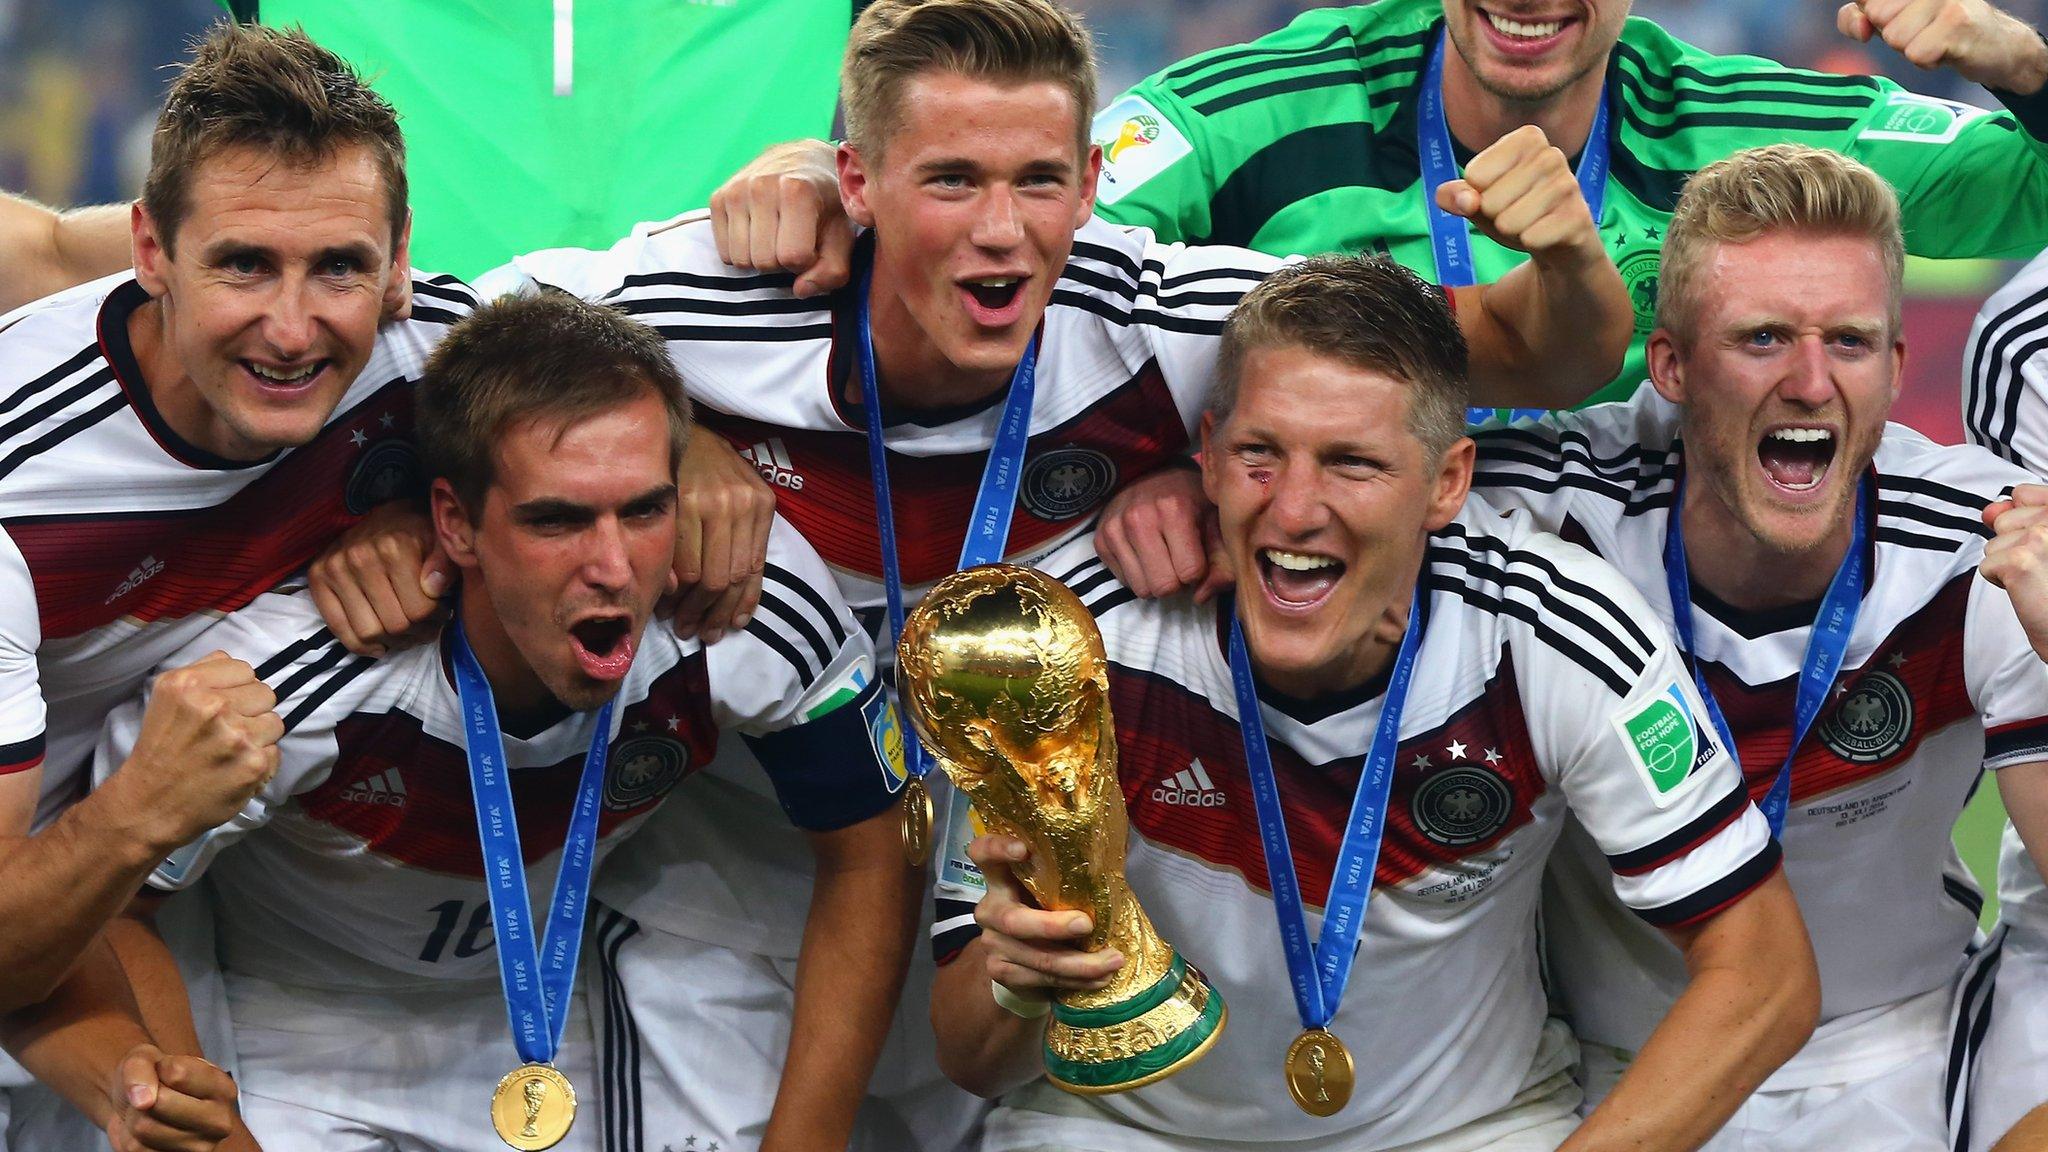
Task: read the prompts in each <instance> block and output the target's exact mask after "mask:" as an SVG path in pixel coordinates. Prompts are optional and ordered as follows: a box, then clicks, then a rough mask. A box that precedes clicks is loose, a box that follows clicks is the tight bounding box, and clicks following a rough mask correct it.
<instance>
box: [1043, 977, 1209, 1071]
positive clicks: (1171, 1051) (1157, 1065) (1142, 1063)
mask: <svg viewBox="0 0 2048 1152" xmlns="http://www.w3.org/2000/svg"><path fill="white" fill-rule="evenodd" d="M1176 968H1178V965H1176ZM1222 1022H1223V997H1221V996H1216V995H1211V996H1210V997H1209V1002H1208V1003H1207V1004H1205V1005H1203V1007H1202V1015H1201V1016H1200V1017H1199V1018H1197V1019H1196V1021H1195V1022H1194V1024H1193V1025H1192V1026H1191V1027H1189V1028H1188V1029H1187V1030H1186V1031H1183V1032H1182V1033H1181V1034H1180V1035H1178V1036H1175V1037H1174V1038H1173V1039H1171V1040H1169V1041H1167V1042H1166V1043H1164V1044H1162V1045H1160V1046H1159V1047H1157V1048H1154V1049H1152V1050H1151V1051H1149V1052H1144V1053H1141V1054H1139V1055H1136V1056H1131V1057H1128V1058H1126V1059H1123V1060H1112V1061H1110V1062H1108V1063H1106V1064H1077V1063H1075V1062H1074V1061H1071V1060H1064V1059H1061V1058H1060V1057H1058V1056H1056V1055H1054V1054H1053V1053H1052V1051H1051V1050H1050V1049H1048V1050H1046V1053H1045V1073H1046V1075H1047V1076H1048V1077H1050V1078H1051V1079H1052V1080H1053V1081H1054V1082H1055V1083H1057V1084H1059V1085H1060V1086H1061V1087H1065V1088H1078V1089H1081V1090H1082V1091H1084V1092H1085V1091H1088V1090H1091V1089H1110V1090H1114V1091H1122V1090H1124V1089H1127V1088H1136V1087H1140V1086H1142V1085H1144V1084H1148V1083H1150V1082H1152V1081H1153V1080H1156V1079H1158V1078H1159V1077H1160V1076H1161V1075H1163V1074H1164V1073H1166V1072H1168V1071H1170V1070H1172V1069H1173V1068H1174V1066H1175V1065H1177V1064H1179V1063H1180V1062H1181V1061H1183V1060H1185V1059H1187V1058H1188V1057H1189V1056H1190V1055H1191V1054H1192V1053H1194V1052H1195V1051H1196V1050H1197V1049H1199V1048H1201V1047H1203V1046H1204V1045H1206V1044H1208V1043H1209V1041H1210V1040H1211V1039H1212V1038H1214V1037H1215V1035H1216V1031H1217V1029H1218V1028H1219V1027H1220V1026H1221V1024H1222Z"/></svg>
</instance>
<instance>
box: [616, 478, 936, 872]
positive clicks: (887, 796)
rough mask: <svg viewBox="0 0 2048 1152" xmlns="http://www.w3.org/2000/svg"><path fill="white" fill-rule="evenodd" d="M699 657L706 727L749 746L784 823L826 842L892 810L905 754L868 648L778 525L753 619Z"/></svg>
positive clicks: (811, 561)
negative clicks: (731, 733)
mask: <svg viewBox="0 0 2048 1152" xmlns="http://www.w3.org/2000/svg"><path fill="white" fill-rule="evenodd" d="M655 626H656V627H663V628H665V627H666V625H665V624H661V623H659V622H657V624H656V625H655ZM704 654H705V661H706V666H707V672H708V675H709V678H710V682H711V697H712V699H711V705H712V715H713V717H714V718H715V719H716V720H717V722H718V726H719V727H720V728H731V729H735V730H737V731H738V732H739V733H740V735H741V736H742V738H743V739H745V740H746V742H747V745H748V747H749V749H750V750H751V751H752V752H753V754H754V758H755V759H756V760H758V761H760V764H761V767H762V768H763V769H764V770H765V771H766V772H767V774H768V779H769V781H770V782H771V783H772V784H773V785H774V787H775V797H776V800H777V802H778V803H780V804H781V805H782V810H783V812H784V813H785V814H787V815H788V816H789V818H790V820H791V822H793V823H794V824H796V825H797V826H798V827H800V828H804V829H806V830H809V831H814V832H823V831H830V830H832V829H835V828H843V827H846V826H847V825H850V824H855V823H858V822H860V821H862V820H865V819H867V818H868V817H870V816H873V815H875V814H876V813H877V812H880V811H882V810H883V809H885V808H887V807H888V806H889V804H890V803H891V802H892V801H893V799H894V794H895V792H896V791H897V790H898V789H899V788H901V787H902V782H903V779H904V775H905V773H904V769H903V763H902V761H903V752H902V744H901V737H900V736H896V737H895V738H894V742H893V744H892V742H891V734H892V733H893V732H894V728H893V723H894V721H893V716H894V713H893V712H892V711H891V710H890V709H889V708H888V701H887V698H886V697H885V696H884V695H883V694H882V688H881V682H880V680H879V678H878V677H877V676H876V674H875V659H874V646H873V642H872V641H871V640H870V639H869V637H868V635H867V633H866V632H865V631H863V630H862V629H861V628H860V626H859V625H858V624H857V623H856V622H855V621H854V618H853V613H852V611H851V610H849V609H848V608H847V606H846V602H845V601H844V600H843V599H841V597H840V595H839V589H838V586H837V585H836V584H834V583H833V581H832V576H831V572H830V570H829V569H827V568H826V567H825V562H824V561H823V560H821V559H819V558H818V554H817V552H816V551H814V550H813V549H812V548H811V546H810V545H809V544H808V543H806V542H805V541H804V539H803V537H802V536H799V535H798V534H797V532H796V530H795V529H794V528H791V527H790V526H789V525H788V523H786V522H785V521H783V520H782V519H781V518H780V517H777V518H776V520H775V523H774V526H773V528H772V529H771V530H770V532H769V535H768V558H767V568H766V570H765V573H764V576H763V579H762V584H761V604H760V607H759V608H758V609H756V610H755V612H754V618H753V620H752V621H750V622H749V623H748V624H747V627H746V628H745V629H744V630H742V631H740V632H738V633H735V634H734V635H731V636H728V637H726V638H725V639H722V640H720V641H719V642H718V643H716V644H712V645H710V646H709V647H707V648H706V649H705V650H704Z"/></svg>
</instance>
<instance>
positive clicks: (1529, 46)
mask: <svg viewBox="0 0 2048 1152" xmlns="http://www.w3.org/2000/svg"><path fill="white" fill-rule="evenodd" d="M1479 14H1480V15H1481V16H1482V17H1484V18H1485V19H1483V20H1482V21H1480V23H1481V24H1482V25H1483V26H1484V27H1485V29H1486V32H1487V39H1488V40H1490V41H1492V42H1493V45H1494V46H1495V47H1496V48H1498V49H1499V50H1500V51H1501V52H1503V53H1505V54H1507V55H1510V56H1539V55H1542V54H1543V53H1545V52H1547V51H1549V50H1550V49H1552V48H1554V47H1556V46H1557V45H1558V44H1559V43H1560V42H1561V41H1563V39H1564V38H1565V36H1566V35H1567V33H1569V31H1570V30H1571V28H1572V27H1573V26H1574V25H1576V24H1577V23H1578V22H1579V21H1578V19H1577V18H1576V17H1571V16H1557V17H1551V18H1548V19H1543V20H1536V19H1532V18H1528V17H1522V18H1516V17H1512V16H1503V15H1501V14H1500V13H1498V12H1494V11H1492V10H1490V9H1486V8H1481V9H1480V10H1479Z"/></svg>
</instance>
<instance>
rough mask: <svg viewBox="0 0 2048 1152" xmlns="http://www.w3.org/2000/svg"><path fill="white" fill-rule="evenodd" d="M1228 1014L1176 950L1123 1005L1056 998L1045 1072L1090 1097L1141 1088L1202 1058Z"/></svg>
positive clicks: (1219, 998) (1220, 998) (1217, 996)
mask: <svg viewBox="0 0 2048 1152" xmlns="http://www.w3.org/2000/svg"><path fill="white" fill-rule="evenodd" d="M1229 1017H1230V1011H1229V1009H1228V1008H1226V1007H1225V1006H1224V1004H1223V996H1222V994H1221V993H1219V992H1217V991H1216V989H1214V988H1212V987H1210V986H1209V983H1208V981H1206V980H1204V979H1203V978H1202V974H1201V973H1200V972H1198V971H1196V970H1195V969H1194V968H1192V967H1190V966H1189V965H1188V963H1187V961H1185V960H1183V959H1181V958H1180V956H1179V954H1178V953H1176V954H1175V955H1174V958H1173V965H1172V967H1170V968H1168V969H1167V972H1166V975H1164V976H1162V977H1160V978H1159V979H1158V980H1157V981H1156V982H1154V983H1153V985H1152V986H1151V987H1149V988H1147V989H1145V990H1144V991H1143V992H1140V993H1139V994H1138V995H1136V996H1134V997H1132V998H1131V999H1129V1000H1126V1001H1124V1002H1123V1003H1121V1004H1111V1005H1109V1006H1107V1007H1104V1008H1070V1007H1068V1006H1067V1005H1065V1004H1063V1003H1055V1004H1054V1005H1053V1019H1052V1024H1051V1026H1050V1027H1048V1028H1047V1029H1046V1033H1045V1072H1046V1078H1047V1079H1049V1080H1051V1081H1052V1082H1053V1083H1054V1084H1055V1085H1057V1086H1059V1087H1061V1088H1064V1089H1066V1090H1067V1091H1069V1092H1075V1093H1079V1094H1081V1095H1084V1096H1098V1095H1102V1094H1105V1093H1109V1092H1128V1091H1130V1090H1131V1089H1133V1088H1142V1087H1144V1086H1145V1085H1147V1084H1150V1083H1152V1082H1153V1081H1154V1080H1161V1079H1164V1078H1166V1077H1168V1076H1171V1075H1173V1074H1174V1073H1175V1072H1178V1071H1180V1070H1181V1069H1182V1068H1185V1067H1187V1066H1188V1065H1189V1064H1192V1063H1194V1062H1195V1061H1197V1060H1199V1059H1201V1058H1202V1056H1203V1055H1204V1054H1206V1053H1207V1052H1208V1051H1209V1046H1210V1045H1212V1044H1214V1043H1215V1042H1216V1037H1217V1036H1219V1035H1221V1034H1222V1032H1223V1025H1224V1022H1225V1021H1226V1020H1228V1019H1229Z"/></svg>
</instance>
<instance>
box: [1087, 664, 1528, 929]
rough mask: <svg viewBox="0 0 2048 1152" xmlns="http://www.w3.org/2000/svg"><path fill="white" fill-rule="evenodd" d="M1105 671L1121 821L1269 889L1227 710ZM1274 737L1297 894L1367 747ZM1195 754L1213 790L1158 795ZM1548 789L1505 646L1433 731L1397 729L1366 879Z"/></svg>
mask: <svg viewBox="0 0 2048 1152" xmlns="http://www.w3.org/2000/svg"><path fill="white" fill-rule="evenodd" d="M1109 682H1110V701H1111V709H1112V711H1113V713H1114V715H1115V717H1116V731H1117V754H1118V761H1119V762H1118V765H1117V774H1118V776H1119V777H1120V778H1121V779H1122V782H1123V789H1124V804H1125V807H1126V808H1127V809H1128V811H1129V813H1130V819H1131V826H1132V827H1133V828H1135V829H1137V830H1138V831H1139V832H1140V833H1142V834H1143V835H1144V836H1145V838H1146V839H1148V840H1150V841H1152V842H1153V843H1156V844H1159V845H1162V846H1164V847H1167V848H1170V849H1173V850H1176V851H1179V852H1184V853H1187V854H1189V855H1192V856H1196V857H1199V858H1200V859H1202V860H1205V861H1207V862H1209V863H1210V864H1212V865H1215V866H1217V867H1220V868H1227V869H1230V870H1231V871H1234V872H1237V873H1238V874H1240V875H1242V876H1243V877H1244V879H1245V882H1246V883H1247V884H1249V885H1251V886H1252V887H1253V888H1255V889H1257V890H1259V891H1261V892H1270V891H1271V890H1272V885H1271V881H1270V879H1269V878H1268V877H1267V874H1266V858H1265V855H1264V852H1263V850H1262V849H1261V847H1260V840H1259V826H1258V814H1257V811H1256V809H1255V808H1254V806H1253V805H1254V802H1253V800H1252V792H1251V782H1250V778H1249V777H1248V775H1247V774H1246V771H1245V762H1244V747H1243V744H1242V743H1241V738H1240V736H1239V731H1238V725H1237V721H1236V720H1235V719H1233V718H1231V717H1229V716H1227V715H1224V714H1223V713H1222V712H1220V711H1218V710H1217V709H1216V708H1215V706H1214V705H1212V704H1211V703H1210V702H1209V701H1208V700H1207V699H1205V698H1203V697H1202V696H1200V695H1198V694H1196V693H1194V692H1192V691H1190V690H1189V689H1188V688H1187V687H1186V686H1185V685H1182V684H1179V683H1176V682H1174V681H1171V680H1168V679H1166V678H1165V677H1162V676H1159V675H1157V674H1156V673H1150V672H1143V671H1139V670H1136V669H1132V668H1128V667H1124V666H1122V665H1113V666H1112V668H1111V671H1110V678H1109ZM1271 750H1272V755H1273V768H1274V775H1275V778H1276V779H1277V781H1278V783H1279V786H1280V803H1281V807H1282V809H1283V811H1284V812H1285V814H1286V819H1287V838H1288V846H1289V847H1290V848H1291V849H1292V850H1293V853H1294V868H1295V874H1296V875H1297V876H1298V877H1299V879H1300V883H1301V892H1302V898H1303V899H1304V900H1306V901H1307V902H1308V903H1310V904H1315V905H1320V904H1321V903H1322V902H1323V898H1324V896H1325V895H1326V894H1327V893H1328V892H1329V890H1330V873H1331V870H1332V868H1333V866H1334V864H1335V861H1336V856H1337V848H1338V845H1339V844H1340V843H1341V842H1342V841H1343V838H1344V825H1345V821H1346V819H1347V817H1348V816H1349V815H1350V812H1351V801H1352V797H1353V796H1354V795H1355V794H1356V793H1357V790H1358V780H1359V776H1360V774H1361V772H1362V770H1363V768H1364V758H1363V757H1362V756H1360V757H1352V758H1347V759H1344V760H1340V761H1337V762H1335V763H1330V764H1310V763H1308V762H1306V761H1305V760H1303V759H1302V757H1301V756H1300V755H1298V754H1297V753H1295V751H1294V750H1293V749H1291V748H1289V747H1287V746H1286V745H1285V744H1283V743H1281V742H1280V741H1279V740H1277V739H1275V740H1272V741H1271ZM1196 760H1199V761H1200V762H1201V764H1202V766H1203V769H1204V771H1205V773H1206V775H1207V778H1208V780H1209V781H1210V783H1211V784H1212V785H1213V789H1214V791H1216V792H1218V793H1220V794H1221V796H1222V798H1223V802H1222V803H1220V804H1215V805H1201V804H1189V803H1172V802H1163V801H1162V800H1161V799H1160V798H1159V797H1160V796H1164V795H1166V794H1167V793H1168V792H1169V791H1171V790H1173V789H1174V788H1175V777H1177V776H1181V775H1183V774H1185V773H1186V772H1187V771H1188V770H1189V768H1190V765H1191V764H1192V763H1193V762H1194V761H1196ZM1544 790H1545V784H1544V782H1543V778H1542V776H1541V775H1540V774H1539V773H1538V771H1537V769H1536V757H1535V753H1534V751H1533V750H1532V749H1531V747H1530V743H1529V732H1528V728H1527V726H1526V725H1525V723H1524V721H1523V717H1522V707H1521V700H1520V694H1519V693H1518V692H1517V691H1516V690H1515V680H1514V673H1513V670H1512V668H1511V666H1510V662H1509V660H1508V659H1507V658H1506V657H1505V656H1504V657H1503V659H1502V660H1501V664H1500V667H1499V668H1498V669H1497V670H1496V672H1495V675H1494V679H1493V680H1492V681H1491V682H1489V683H1488V684H1487V686H1486V687H1485V688H1484V689H1483V690H1482V691H1481V692H1480V693H1479V694H1478V695H1477V696H1476V697H1475V698H1474V699H1473V700H1472V702H1471V703H1469V704H1467V705H1465V706H1464V707H1463V708H1461V709H1459V710H1458V712H1457V713H1455V714H1454V715H1453V716H1451V718H1450V719H1449V720H1447V721H1445V722H1444V723H1443V724H1441V725H1439V726H1438V727H1436V728H1434V729H1432V730H1431V731H1429V732H1425V733H1420V734H1417V735H1414V736H1410V737H1407V738H1405V739H1403V740H1402V741H1401V749H1400V752H1399V754H1398V756H1397V758H1396V762H1395V771H1394V783H1393V790H1392V793H1391V796H1390V798H1389V800H1388V804H1387V831H1386V839H1385V841H1384V842H1383V843H1382V845H1381V848H1380V859H1379V866H1378V869H1377V870H1376V872H1375V874H1374V882H1375V883H1376V884H1377V885H1379V886H1387V885H1393V884H1401V883H1404V882H1406V881H1408V880H1411V879H1413V878H1415V877H1416V876H1417V875H1419V874H1420V873H1422V872H1423V871H1424V870H1426V869H1428V868H1430V867H1433V866H1439V865H1447V864H1454V863H1456V862H1457V861H1459V860H1461V859H1464V858H1466V857H1470V856H1475V855H1478V854H1480V853H1483V852H1486V851H1488V850H1489V849H1491V848H1493V847H1494V846H1495V845H1496V844H1498V843H1500V841H1501V840H1502V839H1504V838H1506V837H1507V836H1508V835H1509V834H1511V833H1512V832H1514V831H1515V830H1516V829H1517V828H1521V827H1522V826H1524V825H1526V824H1528V823H1529V821H1530V820H1531V819H1532V818H1533V811H1532V809H1533V806H1534V805H1535V803H1536V800H1537V798H1538V797H1540V796H1541V795H1542V794H1543V792H1544ZM1155 793H1157V794H1158V795H1155Z"/></svg>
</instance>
